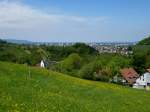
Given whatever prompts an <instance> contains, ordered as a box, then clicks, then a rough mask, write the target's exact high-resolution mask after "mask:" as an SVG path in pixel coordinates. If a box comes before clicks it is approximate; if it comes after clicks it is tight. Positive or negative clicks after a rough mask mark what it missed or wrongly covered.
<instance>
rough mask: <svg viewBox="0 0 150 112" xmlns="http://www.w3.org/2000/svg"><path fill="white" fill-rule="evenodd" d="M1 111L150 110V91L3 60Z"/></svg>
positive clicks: (0, 90)
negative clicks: (89, 79)
mask: <svg viewBox="0 0 150 112" xmlns="http://www.w3.org/2000/svg"><path fill="white" fill-rule="evenodd" d="M0 96H1V97H0V111H1V112H8V111H12V112H35V111H38V112H150V93H149V92H147V91H142V90H134V89H131V88H128V87H123V86H118V85H114V84H109V83H102V82H95V81H88V80H82V79H78V78H73V77H70V76H67V75H64V74H60V73H57V72H52V71H48V70H45V69H40V68H35V67H33V68H32V67H31V68H30V74H29V68H28V67H27V66H26V65H19V64H13V63H7V62H0Z"/></svg>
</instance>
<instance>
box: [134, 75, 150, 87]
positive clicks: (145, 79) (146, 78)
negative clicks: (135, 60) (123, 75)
mask: <svg viewBox="0 0 150 112" xmlns="http://www.w3.org/2000/svg"><path fill="white" fill-rule="evenodd" d="M147 83H150V73H148V72H147V73H144V74H143V75H142V76H140V77H139V78H138V79H137V80H136V84H138V85H142V86H144V85H145V86H147Z"/></svg>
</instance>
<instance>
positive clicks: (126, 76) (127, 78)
mask: <svg viewBox="0 0 150 112" xmlns="http://www.w3.org/2000/svg"><path fill="white" fill-rule="evenodd" d="M120 73H121V75H122V77H123V80H122V82H123V83H124V84H128V85H133V84H134V83H135V82H136V79H137V78H139V74H138V73H137V72H136V71H135V70H134V69H133V68H124V69H121V70H120Z"/></svg>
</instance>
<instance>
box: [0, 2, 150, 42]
mask: <svg viewBox="0 0 150 112" xmlns="http://www.w3.org/2000/svg"><path fill="white" fill-rule="evenodd" d="M149 4H150V0H0V10H1V11H0V23H1V26H0V35H1V36H2V38H15V39H26V40H31V41H53V42H54V41H55V42H57V41H82V42H92V41H93V42H95V41H96V42H98V41H99V42H101V41H138V40H141V39H142V38H144V37H147V36H150V30H149V29H150V22H149V20H150V13H149V12H150V7H149ZM6 12H7V13H6Z"/></svg>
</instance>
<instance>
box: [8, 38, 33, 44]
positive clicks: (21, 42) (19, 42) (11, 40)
mask: <svg viewBox="0 0 150 112" xmlns="http://www.w3.org/2000/svg"><path fill="white" fill-rule="evenodd" d="M5 41H7V42H8V43H14V44H32V43H33V42H31V41H28V40H16V39H5Z"/></svg>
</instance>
